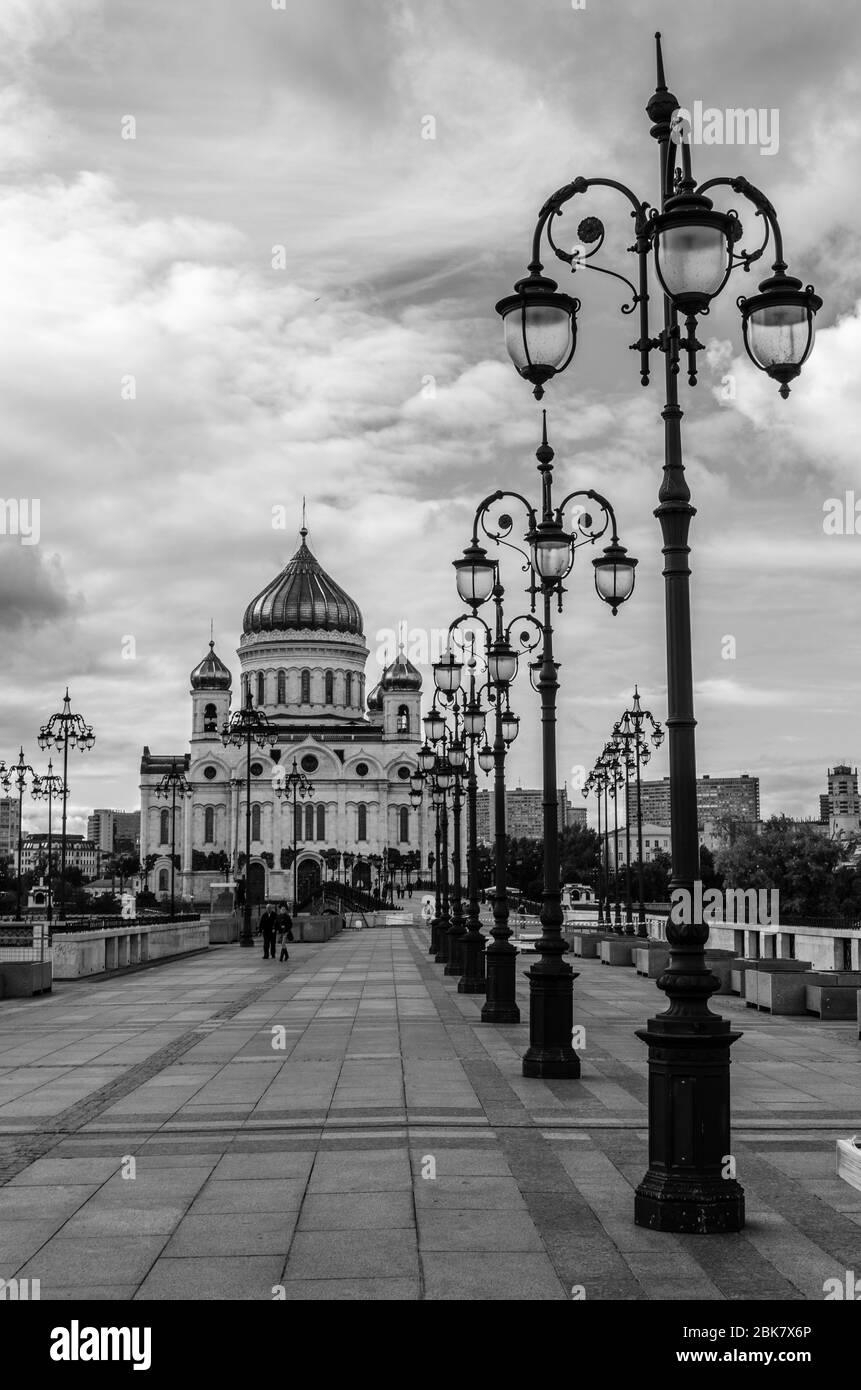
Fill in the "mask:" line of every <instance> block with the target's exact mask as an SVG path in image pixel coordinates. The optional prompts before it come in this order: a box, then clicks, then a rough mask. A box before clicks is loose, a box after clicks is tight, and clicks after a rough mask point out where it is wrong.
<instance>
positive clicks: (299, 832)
mask: <svg viewBox="0 0 861 1390" xmlns="http://www.w3.org/2000/svg"><path fill="white" fill-rule="evenodd" d="M295 830H296V839H297V840H301V839H302V807H301V806H297V807H296V825H295Z"/></svg>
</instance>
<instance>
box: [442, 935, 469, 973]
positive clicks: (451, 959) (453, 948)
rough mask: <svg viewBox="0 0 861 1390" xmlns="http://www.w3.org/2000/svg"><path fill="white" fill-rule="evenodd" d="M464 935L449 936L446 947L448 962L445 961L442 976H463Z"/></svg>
mask: <svg viewBox="0 0 861 1390" xmlns="http://www.w3.org/2000/svg"><path fill="white" fill-rule="evenodd" d="M465 935H466V933H465V932H464V933H462V934H458V935H457V936H451V937H450V938H449V945H448V960H447V961H446V966H445V970H444V971H443V972H442V973H443V974H444V975H462V974H463V942H464V937H465Z"/></svg>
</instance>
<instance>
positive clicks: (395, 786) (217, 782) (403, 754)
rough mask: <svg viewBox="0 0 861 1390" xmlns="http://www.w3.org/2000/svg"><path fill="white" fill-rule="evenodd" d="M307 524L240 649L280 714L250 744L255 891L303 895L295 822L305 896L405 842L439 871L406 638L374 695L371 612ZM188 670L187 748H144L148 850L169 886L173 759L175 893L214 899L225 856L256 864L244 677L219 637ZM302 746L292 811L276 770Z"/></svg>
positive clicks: (259, 895) (159, 892) (262, 596)
mask: <svg viewBox="0 0 861 1390" xmlns="http://www.w3.org/2000/svg"><path fill="white" fill-rule="evenodd" d="M300 535H301V544H300V546H299V549H298V550H297V552H296V554H295V555H294V556H293V558H292V560H290V562H289V564H287V565H286V567H285V568H284V569H283V570H282V571H281V572H280V574H278V575H276V576H275V578H274V579H273V580H272V581H271V583H269V584H267V585H266V587H265V588H264V589H263V590H261V592H260V593H259V594H258V595H257V597H256V598H254V599H252V601H251V603H249V605H248V607H247V608H246V610H245V616H244V618H243V621H242V637H241V638H240V642H239V647H238V649H237V655H238V656H239V663H240V668H241V675H240V690H239V692H238V699H240V700H241V702H242V704H243V705H245V704H247V703H248V698H249V696H250V698H251V701H252V703H253V705H254V707H255V708H256V709H260V710H263V711H264V712H265V714H266V715H267V717H268V719H269V720H270V723H271V726H272V738H271V740H268V746H266V747H264V748H259V747H257V746H256V745H252V761H251V862H250V866H249V869H248V875H247V881H248V887H249V892H250V894H251V898H252V901H260V900H262V899H263V898H264V897H265V898H271V899H273V900H280V899H285V900H286V901H288V902H291V901H292V897H293V844H294V831H295V836H296V863H297V879H298V900H299V902H302V901H303V900H304V899H305V898H306V897H307V896H308V895H309V894H310V893H312V892H313V891H314V889H315V888H316V887H317V886H318V885H319V884H320V881H321V879H322V878H324V877H326V876H332V877H334V876H336V874H338V873H340V876H341V878H342V879H344V880H345V881H347V882H351V883H353V884H354V885H356V886H360V887H364V888H369V887H371V886H372V883H373V882H375V881H376V879H377V878H378V877H380V866H381V864H382V863H384V862H389V863H392V862H396V861H397V859H398V857H400V858H401V860H402V859H403V858H404V857H405V856H407V855H411V856H413V862H414V863H416V862H420V863H421V866H422V872H424V873H427V865H428V855H429V854H431V853H432V852H433V824H432V817H431V815H430V813H429V807H428V804H427V797H425V798H424V799H423V801H422V804H421V805H420V806H419V807H418V808H417V809H414V808H413V807H412V806H411V804H410V795H409V793H410V783H409V778H410V774H411V773H413V772H415V770H416V765H417V764H416V754H417V752H418V748H419V745H420V743H421V739H422V732H421V722H420V719H421V689H422V678H421V674H420V673H419V671H417V670H416V668H415V666H413V665H412V663H411V662H410V661H408V660H407V658H406V656H405V655H404V653H403V649H401V650H399V651H398V653H397V654H396V655H395V657H394V660H393V661H392V662H391V663H390V664H389V665H387V666H386V667H385V668H384V670H383V671H382V672H381V674H380V678H379V680H378V681H377V683H376V684H375V685H374V687H373V689H372V690H371V691H370V693H369V694H368V695H367V698H366V696H365V664H366V662H367V659H368V656H369V652H368V648H367V647H366V645H365V634H364V631H363V628H362V614H361V612H360V611H359V608H358V605H357V604H356V603H355V602H354V601H353V599H352V598H350V596H349V595H348V594H346V593H345V592H344V590H343V589H342V588H341V587H340V586H339V585H338V584H336V583H335V581H334V580H333V579H331V578H330V577H329V575H328V574H327V573H326V571H325V570H324V569H323V568H322V566H321V565H320V563H319V561H318V560H317V558H316V556H315V555H314V554H313V553H312V551H311V549H310V547H309V546H308V542H307V535H308V533H307V530H306V529H305V527H304V526H303V528H302V530H301V532H300ZM190 683H191V690H190V695H191V739H190V749H189V751H187V752H183V753H172V754H166V753H151V752H150V750H149V748H148V747H145V748H144V750H143V757H142V759H141V862H142V863H145V862H146V860H147V858H148V857H149V860H150V871H149V883H150V886H151V888H153V889H154V891H155V893H156V896H157V897H159V898H160V899H164V898H165V897H166V896H167V895H168V894H169V890H170V862H171V861H170V856H171V840H172V826H171V815H172V810H171V802H170V801H165V800H164V799H160V798H158V797H157V796H156V788H157V786H158V784H159V781H160V780H161V778H162V777H163V775H164V774H165V773H166V772H169V771H170V770H171V768H172V767H173V766H174V765H175V766H176V767H177V768H178V769H181V770H183V771H184V773H185V777H186V779H187V782H188V785H189V787H190V789H191V794H190V795H187V796H186V797H185V798H184V799H180V798H177V803H176V832H175V833H176V859H177V863H176V895H177V898H180V897H182V898H184V899H185V900H186V901H189V900H193V901H194V902H195V903H196V904H197V905H199V906H203V905H206V906H207V907H208V906H209V902H210V889H211V886H212V885H213V884H216V883H217V882H218V881H219V880H220V881H221V882H222V883H223V882H224V879H225V870H229V871H230V872H231V874H232V875H233V876H234V877H241V876H242V875H244V873H245V863H244V859H245V829H246V806H247V780H246V750H245V745H244V744H243V745H242V746H241V747H236V746H234V745H228V747H226V748H225V747H224V745H223V743H222V738H221V732H222V729H223V727H224V724H225V722H226V720H227V719H228V718H229V716H230V713H231V685H232V676H231V673H230V671H229V669H228V668H227V666H226V665H225V664H224V662H223V661H222V660H221V658H220V657H219V656H218V654H217V653H216V650H215V643H214V642H210V644H209V651H208V652H207V654H206V655H205V656H204V658H203V660H202V661H201V662H200V664H199V665H197V666H195V668H194V670H193V671H192V673H191V677H190ZM294 759H295V763H296V767H297V769H299V770H301V771H302V773H304V775H305V777H306V779H307V780H308V782H309V783H310V784H311V787H312V795H311V796H310V797H309V798H306V799H304V800H302V799H300V800H299V802H298V804H297V809H296V818H295V824H294V817H293V800H292V796H289V795H284V796H283V797H281V798H279V796H278V795H277V794H276V786H277V785H278V781H279V770H280V774H281V775H282V776H283V774H284V773H289V772H290V771H291V769H292V767H293V762H294ZM333 851H337V852H338V854H339V855H340V856H341V859H340V862H339V863H338V868H337V869H336V868H335V867H334V864H335V863H336V862H337V861H335V858H334V854H333V853H332V852H333ZM395 851H396V852H397V853H394V852H395ZM344 856H346V862H345V859H344ZM328 861H331V867H330V866H329V862H328Z"/></svg>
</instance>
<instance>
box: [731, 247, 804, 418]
mask: <svg viewBox="0 0 861 1390" xmlns="http://www.w3.org/2000/svg"><path fill="white" fill-rule="evenodd" d="M759 289H760V292H759V294H756V295H752V296H751V298H750V299H744V298H741V299H739V301H738V306H739V308H740V309H741V322H742V332H743V334H744V345H745V348H746V349H747V355H748V357H749V358H750V360H751V362H753V364H754V366H756V367H758V368H759V370H760V371H761V372H765V373H766V375H767V376H770V377H771V378H772V380H773V381H777V382H779V383H780V394H781V396H783V397H784V399H786V397H787V396H788V395H789V382H790V381H793V380H794V379H795V377H797V376H798V374H799V373H800V371H801V368H802V366H803V364H804V363H805V362H806V361H807V358H808V357H809V356H810V351H811V349H812V347H813V336H814V323H813V316H814V314H815V313H816V312H817V310H818V309H821V307H822V300H821V299H820V298H819V295H818V294H814V291H813V286H812V285H808V286H807V288H806V289H802V288H801V281H800V280H797V279H796V278H795V276H794V275H783V274H774V275H772V276H770V278H769V279H768V280H763V282H762V284H761V285H760V287H759Z"/></svg>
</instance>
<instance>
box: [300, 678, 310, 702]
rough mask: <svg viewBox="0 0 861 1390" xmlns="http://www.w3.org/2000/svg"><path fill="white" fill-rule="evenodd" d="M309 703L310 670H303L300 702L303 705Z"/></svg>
mask: <svg viewBox="0 0 861 1390" xmlns="http://www.w3.org/2000/svg"><path fill="white" fill-rule="evenodd" d="M310 703H311V672H310V671H303V672H302V704H303V705H310Z"/></svg>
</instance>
